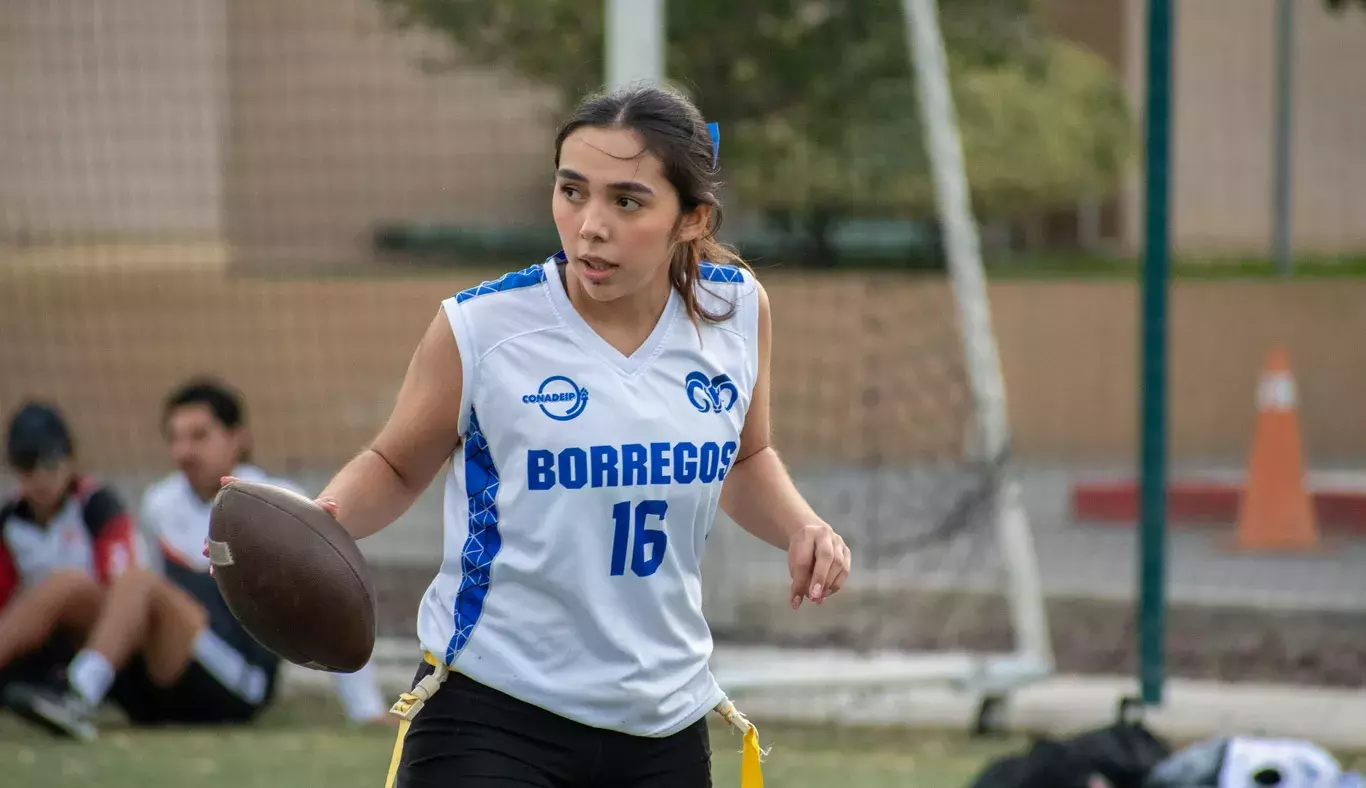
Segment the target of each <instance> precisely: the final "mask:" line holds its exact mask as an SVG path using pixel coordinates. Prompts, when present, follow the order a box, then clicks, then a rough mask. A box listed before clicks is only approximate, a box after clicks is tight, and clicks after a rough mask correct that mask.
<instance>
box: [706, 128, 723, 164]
mask: <svg viewBox="0 0 1366 788" xmlns="http://www.w3.org/2000/svg"><path fill="white" fill-rule="evenodd" d="M707 133H708V134H710V135H711V168H712V169H713V170H714V169H716V161H717V159H718V158H720V155H721V124H719V123H708V124H707Z"/></svg>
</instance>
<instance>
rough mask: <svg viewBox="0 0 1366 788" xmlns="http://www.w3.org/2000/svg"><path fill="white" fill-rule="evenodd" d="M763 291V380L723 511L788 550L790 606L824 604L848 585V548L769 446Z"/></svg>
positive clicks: (768, 350) (767, 326) (768, 345)
mask: <svg viewBox="0 0 1366 788" xmlns="http://www.w3.org/2000/svg"><path fill="white" fill-rule="evenodd" d="M756 287H758V288H759V374H758V377H757V379H756V380H755V382H754V392H753V395H752V396H751V398H750V404H749V412H748V413H747V414H746V415H745V426H744V428H743V429H742V430H741V431H740V449H739V451H738V452H737V454H736V460H735V462H734V464H732V466H731V469H730V471H729V472H728V473H727V474H726V482H725V486H724V487H722V489H721V508H722V509H723V510H725V512H726V514H728V515H730V517H731V519H732V520H734V521H735V522H736V523H737V524H739V526H740V527H741V528H744V529H745V530H746V531H749V532H750V533H751V534H754V535H755V536H757V537H758V538H760V539H762V540H764V541H765V542H768V543H769V544H771V545H773V546H774V547H780V548H784V549H786V550H787V563H788V571H789V573H790V574H791V575H792V589H791V596H792V599H791V604H792V608H793V609H794V610H795V609H796V608H797V607H798V606H800V605H801V601H802V597H803V596H809V597H810V598H811V600H812V601H814V602H820V601H821V600H822V599H823V598H825V597H827V596H829V595H830V594H833V593H835V592H836V591H838V590H839V589H840V587H841V586H843V585H844V580H845V578H846V577H848V575H849V559H850V556H849V548H848V547H847V546H846V545H845V544H844V540H843V539H842V538H840V536H839V534H837V533H835V530H834V529H833V528H831V527H830V525H829V524H828V523H826V522H825V521H824V520H822V519H821V518H820V515H818V514H816V512H815V510H813V509H812V508H811V505H810V504H808V503H807V502H806V499H805V498H803V497H802V494H801V492H799V491H798V490H797V485H796V484H794V483H793V482H792V477H791V476H790V475H789V474H788V472H787V468H785V467H784V466H783V463H782V460H781V459H779V458H778V453H777V452H776V451H774V449H773V447H772V445H771V444H770V439H771V437H772V424H771V421H770V416H769V413H770V410H769V389H770V384H769V379H770V378H769V366H770V359H771V357H772V346H773V320H772V315H771V311H770V309H769V303H768V293H767V292H765V291H764V289H763V287H762V286H761V285H756Z"/></svg>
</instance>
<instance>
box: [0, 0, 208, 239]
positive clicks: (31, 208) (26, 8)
mask: <svg viewBox="0 0 1366 788" xmlns="http://www.w3.org/2000/svg"><path fill="white" fill-rule="evenodd" d="M224 5H225V4H224V3H222V2H219V1H218V0H119V2H117V3H110V2H101V1H100V0H5V2H3V3H0V240H5V239H23V238H28V239H32V240H38V241H41V240H49V239H51V238H52V237H53V236H58V237H60V238H62V239H70V238H72V237H73V236H76V237H81V236H100V237H103V238H108V237H114V238H121V237H129V236H132V237H137V238H140V239H146V238H148V237H166V236H175V237H184V236H206V235H207V236H217V235H218V234H219V232H220V230H221V217H222V172H223V157H222V147H221V137H222V131H223V127H224V124H225V117H224V107H225V105H224V98H225V89H226V73H225V71H224V54H225V42H226V36H225V26H224V21H225V20H224V11H223V8H224Z"/></svg>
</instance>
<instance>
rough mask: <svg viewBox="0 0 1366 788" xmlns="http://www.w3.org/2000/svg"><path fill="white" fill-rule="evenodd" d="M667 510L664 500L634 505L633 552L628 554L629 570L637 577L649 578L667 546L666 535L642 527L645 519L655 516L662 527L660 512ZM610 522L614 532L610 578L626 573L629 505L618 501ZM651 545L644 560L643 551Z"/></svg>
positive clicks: (626, 502)
mask: <svg viewBox="0 0 1366 788" xmlns="http://www.w3.org/2000/svg"><path fill="white" fill-rule="evenodd" d="M668 509H669V502H668V501H657V500H651V501H641V502H640V503H639V504H637V505H636V523H635V525H636V527H635V536H636V538H635V543H636V544H635V550H633V551H632V552H631V571H632V572H634V573H635V575H636V576H637V577H649V576H650V575H652V574H654V573H655V571H656V570H658V569H659V565H660V564H661V563H663V562H664V550H665V549H666V548H667V547H668V546H669V535H668V534H666V533H664V529H663V528H647V527H645V519H646V518H647V517H650V516H651V515H653V516H655V517H658V518H659V522H660V524H661V525H662V524H663V522H664V513H665V512H666V511H668ZM612 520H613V521H614V522H615V523H616V532H615V534H614V536H613V539H612V575H613V576H614V577H616V576H619V575H624V574H626V542H627V540H628V539H629V538H630V535H631V502H630V501H622V502H621V503H619V504H617V505H615V506H613V507H612ZM650 545H653V546H654V549H652V550H650V557H649V558H646V557H645V548H646V547H647V546H650Z"/></svg>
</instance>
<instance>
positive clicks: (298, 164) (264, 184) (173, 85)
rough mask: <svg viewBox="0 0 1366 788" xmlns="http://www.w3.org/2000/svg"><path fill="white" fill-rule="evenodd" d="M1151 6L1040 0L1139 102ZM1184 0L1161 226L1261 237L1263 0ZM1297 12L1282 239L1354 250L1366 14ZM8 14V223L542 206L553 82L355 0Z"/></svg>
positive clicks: (1312, 3) (309, 248)
mask: <svg viewBox="0 0 1366 788" xmlns="http://www.w3.org/2000/svg"><path fill="white" fill-rule="evenodd" d="M1145 6H1146V3H1145V2H1144V0H1048V2H1047V3H1046V7H1047V9H1048V12H1049V14H1050V17H1051V18H1052V20H1053V22H1054V24H1055V26H1056V27H1057V28H1058V29H1059V30H1061V31H1062V32H1063V33H1065V34H1066V35H1068V36H1070V37H1072V38H1074V39H1075V40H1077V41H1079V42H1082V43H1084V44H1086V45H1087V46H1089V47H1091V48H1093V49H1094V50H1096V51H1097V52H1099V53H1100V54H1102V55H1103V56H1104V57H1105V58H1107V59H1108V60H1109V61H1110V62H1111V63H1112V64H1113V65H1114V66H1115V68H1116V69H1117V70H1118V71H1119V72H1120V73H1121V75H1122V78H1123V80H1124V82H1125V84H1126V85H1127V86H1128V88H1129V91H1130V93H1131V95H1132V96H1133V97H1134V104H1135V106H1136V107H1138V106H1139V104H1140V102H1141V96H1142V82H1143V69H1144V63H1143V56H1144V52H1143V30H1144V9H1145ZM1177 7H1178V9H1179V19H1178V21H1177V38H1176V40H1177V60H1178V62H1177V67H1176V70H1175V74H1176V84H1175V92H1176V101H1175V106H1176V127H1175V135H1174V142H1175V145H1174V149H1173V155H1174V163H1175V166H1174V170H1173V175H1172V177H1173V180H1172V185H1173V196H1174V207H1175V211H1174V214H1173V216H1174V228H1173V232H1174V239H1175V242H1176V244H1177V246H1178V248H1179V249H1180V250H1182V251H1186V252H1212V253H1234V254H1239V253H1252V254H1258V255H1261V254H1264V253H1265V249H1266V247H1267V243H1268V235H1269V226H1270V216H1271V188H1272V178H1271V171H1272V170H1271V168H1272V155H1271V150H1272V129H1273V123H1272V101H1273V90H1272V87H1273V77H1274V73H1273V69H1274V58H1273V51H1274V38H1275V36H1274V26H1273V20H1274V2H1273V1H1272V0H1201V2H1198V3H1178V4H1177ZM1298 11H1299V13H1298V24H1297V28H1296V36H1295V40H1296V47H1297V60H1296V69H1295V85H1294V87H1295V101H1294V109H1295V115H1294V120H1293V126H1294V134H1295V138H1294V140H1295V141H1294V198H1293V215H1294V228H1295V237H1294V241H1295V246H1296V250H1297V251H1298V252H1300V253H1324V254H1335V253H1343V252H1349V251H1360V250H1362V249H1363V248H1366V187H1363V186H1362V184H1364V183H1366V153H1363V151H1362V145H1361V141H1362V140H1363V139H1366V80H1363V79H1361V77H1360V75H1361V74H1363V73H1366V14H1360V13H1353V14H1348V15H1346V16H1332V15H1330V14H1328V13H1327V12H1326V11H1324V10H1323V9H1322V4H1321V2H1320V0H1300V8H1299V9H1298ZM0 34H3V36H4V41H3V45H2V46H0V73H3V74H5V76H6V78H5V79H3V80H0V172H3V173H4V177H3V178H0V237H4V238H9V239H16V238H17V239H25V238H28V239H39V240H41V239H47V238H52V237H53V236H59V237H62V238H80V237H114V238H130V237H131V238H134V239H137V240H149V239H152V240H155V239H163V238H210V239H218V238H226V239H227V240H228V241H230V243H231V244H232V250H233V252H234V259H236V260H238V261H244V262H246V261H250V262H254V263H257V264H271V263H272V261H277V262H278V261H286V260H288V261H291V262H294V263H298V264H304V263H307V262H310V261H312V262H320V263H321V262H324V261H325V262H327V263H336V262H339V261H346V260H353V261H355V260H364V259H366V258H368V257H370V255H371V238H372V232H373V228H374V227H375V226H376V225H377V224H378V223H383V222H386V221H424V220H440V221H447V222H457V223H461V224H465V225H477V226H489V227H509V226H512V227H516V226H525V225H534V224H540V223H543V222H544V218H543V216H544V199H545V197H544V186H545V182H546V178H547V171H548V163H549V158H548V155H549V150H548V143H549V139H550V131H551V129H552V127H553V123H554V120H555V117H554V114H555V110H556V108H555V105H554V100H553V97H552V96H551V95H550V94H549V93H548V92H547V91H545V90H543V89H540V88H538V87H537V86H535V85H531V84H527V83H525V82H524V81H521V80H518V79H516V78H513V77H510V76H507V75H504V74H499V73H493V72H489V71H487V70H483V69H480V68H475V67H461V68H458V69H456V70H453V71H452V70H447V71H445V72H444V73H443V74H442V75H441V76H440V78H434V77H433V76H431V74H430V73H428V71H427V70H424V67H423V66H424V63H431V62H435V61H437V60H442V59H446V60H448V59H449V53H448V52H447V50H446V49H445V48H444V47H443V46H442V45H441V44H440V42H437V41H424V40H422V39H421V37H420V36H399V35H396V34H394V33H393V32H392V31H391V30H389V29H388V28H387V27H386V24H385V21H384V20H383V18H382V17H381V14H380V12H379V10H378V8H377V6H376V4H375V3H373V2H370V1H369V0H293V2H289V3H279V2H274V0H234V2H231V3H224V2H220V0H124V2H120V3H118V4H108V3H99V2H96V1H95V0H10V1H9V2H6V3H5V4H4V5H3V6H0ZM1140 210H1141V192H1140V189H1139V182H1138V177H1137V169H1135V175H1134V177H1132V178H1131V179H1130V182H1129V185H1128V186H1127V187H1126V188H1125V189H1124V192H1123V194H1122V195H1121V196H1120V198H1119V199H1118V200H1117V201H1114V202H1113V203H1112V204H1111V205H1108V206H1104V207H1103V208H1102V210H1100V211H1098V212H1097V211H1092V212H1090V216H1091V219H1090V229H1089V230H1088V229H1087V228H1086V226H1085V225H1086V223H1087V222H1086V219H1085V218H1082V219H1080V220H1078V219H1077V217H1063V218H1062V219H1061V220H1060V222H1059V221H1055V222H1053V223H1052V225H1054V226H1050V230H1049V232H1048V237H1049V238H1050V239H1052V240H1054V241H1055V242H1059V243H1062V244H1064V245H1067V244H1068V243H1071V242H1075V241H1076V240H1077V238H1078V236H1083V237H1085V236H1088V235H1089V236H1091V239H1092V240H1093V241H1100V242H1109V243H1110V244H1112V245H1114V246H1117V247H1118V248H1119V249H1120V250H1122V251H1128V252H1132V251H1133V250H1134V249H1135V248H1136V246H1137V242H1138V233H1139V212H1140ZM1079 214H1080V215H1081V216H1082V217H1085V216H1086V215H1087V214H1088V212H1087V211H1086V210H1082V211H1080V212H1079ZM1078 223H1080V224H1081V225H1083V226H1082V227H1080V228H1079V227H1078V226H1077V225H1078Z"/></svg>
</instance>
